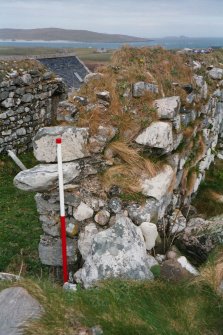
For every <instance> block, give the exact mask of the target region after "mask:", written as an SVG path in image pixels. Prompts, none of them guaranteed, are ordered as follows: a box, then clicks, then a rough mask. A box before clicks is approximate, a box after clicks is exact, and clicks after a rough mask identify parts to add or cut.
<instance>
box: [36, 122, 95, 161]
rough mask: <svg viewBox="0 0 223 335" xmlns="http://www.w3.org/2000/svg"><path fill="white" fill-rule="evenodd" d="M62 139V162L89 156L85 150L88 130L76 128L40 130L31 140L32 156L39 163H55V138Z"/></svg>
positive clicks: (46, 128) (47, 128)
mask: <svg viewBox="0 0 223 335" xmlns="http://www.w3.org/2000/svg"><path fill="white" fill-rule="evenodd" d="M58 137H61V138H62V158H63V161H64V162H69V161H73V160H76V159H79V158H84V157H87V156H89V152H88V150H87V142H88V137H89V133H88V129H87V128H76V127H59V126H58V127H45V128H41V129H40V130H39V131H38V133H37V134H36V136H35V137H34V138H33V149H34V156H35V157H36V159H37V160H38V161H40V162H44V163H53V162H56V161H57V148H56V138H58Z"/></svg>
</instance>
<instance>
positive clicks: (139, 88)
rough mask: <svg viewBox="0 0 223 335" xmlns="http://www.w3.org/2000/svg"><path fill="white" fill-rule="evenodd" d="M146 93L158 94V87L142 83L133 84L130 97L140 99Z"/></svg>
mask: <svg viewBox="0 0 223 335" xmlns="http://www.w3.org/2000/svg"><path fill="white" fill-rule="evenodd" d="M146 92H151V93H159V89H158V86H157V85H155V84H150V83H145V82H144V81H139V82H137V83H135V84H133V88H132V95H133V97H134V98H140V97H142V96H143V95H144V94H145V93H146Z"/></svg>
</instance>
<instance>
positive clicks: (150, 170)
mask: <svg viewBox="0 0 223 335" xmlns="http://www.w3.org/2000/svg"><path fill="white" fill-rule="evenodd" d="M108 148H109V149H110V150H111V151H112V152H113V154H114V155H115V156H118V157H119V158H120V159H121V160H122V161H123V164H118V165H116V166H113V167H111V168H109V169H108V170H107V171H106V172H105V173H104V175H103V184H104V185H105V187H106V188H109V187H111V186H112V185H118V186H120V187H121V188H122V189H123V191H125V192H141V186H140V178H141V176H142V175H143V174H145V175H147V176H149V177H154V176H155V175H156V173H157V168H155V166H154V163H153V162H151V161H150V160H149V159H145V158H144V157H142V156H140V155H139V153H138V151H137V150H135V149H133V148H130V147H129V146H128V145H127V144H126V143H124V142H120V141H116V142H112V143H111V144H110V145H109V147H108Z"/></svg>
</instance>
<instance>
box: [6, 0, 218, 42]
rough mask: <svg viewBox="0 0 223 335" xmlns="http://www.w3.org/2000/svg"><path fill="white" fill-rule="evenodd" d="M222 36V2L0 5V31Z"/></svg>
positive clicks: (53, 0)
mask: <svg viewBox="0 0 223 335" xmlns="http://www.w3.org/2000/svg"><path fill="white" fill-rule="evenodd" d="M47 27H57V28H65V29H84V30H85V29H86V30H92V31H96V32H105V33H118V34H128V35H133V36H141V37H163V36H179V35H186V36H191V37H223V0H79V1H77V0H0V28H47Z"/></svg>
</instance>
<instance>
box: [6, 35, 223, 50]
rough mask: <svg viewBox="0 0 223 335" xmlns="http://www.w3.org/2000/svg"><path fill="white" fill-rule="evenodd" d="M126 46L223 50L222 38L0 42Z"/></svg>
mask: <svg viewBox="0 0 223 335" xmlns="http://www.w3.org/2000/svg"><path fill="white" fill-rule="evenodd" d="M124 44H128V45H131V46H134V47H142V46H154V45H160V46H162V47H164V48H166V49H183V48H191V49H204V48H210V47H220V48H223V37H222V38H221V37H216V38H214V37H211V38H210V37H209V38H208V37H206V38H189V37H186V38H156V39H152V40H148V41H147V42H128V43H88V42H69V41H0V47H1V46H6V47H7V46H8V47H25V48H27V47H31V48H35V47H43V48H44V47H46V48H97V49H98V48H100V49H102V48H104V49H117V48H120V47H121V46H122V45H124Z"/></svg>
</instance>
